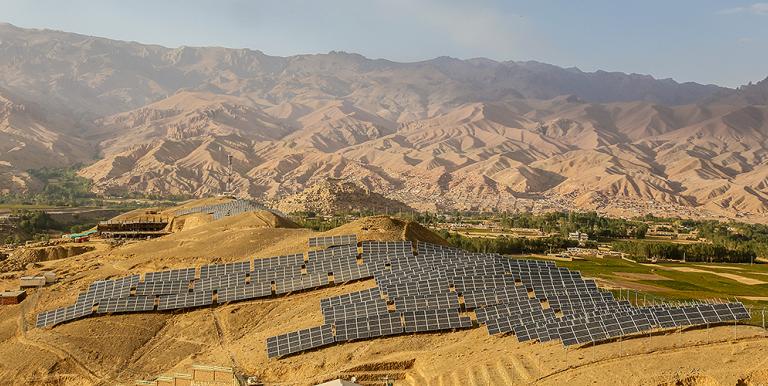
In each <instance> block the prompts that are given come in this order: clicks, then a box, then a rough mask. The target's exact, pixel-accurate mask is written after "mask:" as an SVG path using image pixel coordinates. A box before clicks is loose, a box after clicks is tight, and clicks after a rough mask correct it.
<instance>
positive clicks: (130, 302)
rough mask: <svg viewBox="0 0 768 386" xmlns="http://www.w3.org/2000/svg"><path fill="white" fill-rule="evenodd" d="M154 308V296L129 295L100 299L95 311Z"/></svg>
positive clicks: (140, 310)
mask: <svg viewBox="0 0 768 386" xmlns="http://www.w3.org/2000/svg"><path fill="white" fill-rule="evenodd" d="M154 309H155V297H154V296H131V297H127V298H116V299H115V298H113V299H102V300H101V301H100V302H99V307H98V309H97V311H96V312H97V313H99V314H106V313H116V312H142V311H152V310H154Z"/></svg>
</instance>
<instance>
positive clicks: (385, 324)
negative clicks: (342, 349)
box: [334, 312, 403, 342]
mask: <svg viewBox="0 0 768 386" xmlns="http://www.w3.org/2000/svg"><path fill="white" fill-rule="evenodd" d="M334 325H335V326H336V341H337V342H343V341H350V340H356V339H367V338H374V337H379V336H387V335H395V334H402V333H403V324H402V320H401V317H400V313H398V312H393V313H384V314H377V315H372V316H368V317H359V318H351V319H345V320H338V321H335V322H334Z"/></svg>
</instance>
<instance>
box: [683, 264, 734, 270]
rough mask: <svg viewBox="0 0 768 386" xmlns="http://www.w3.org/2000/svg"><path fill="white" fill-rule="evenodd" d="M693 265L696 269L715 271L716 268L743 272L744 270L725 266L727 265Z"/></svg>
mask: <svg viewBox="0 0 768 386" xmlns="http://www.w3.org/2000/svg"><path fill="white" fill-rule="evenodd" d="M694 265H695V266H697V267H702V268H709V269H715V268H717V269H733V270H743V269H744V268H741V267H730V266H727V265H706V264H694Z"/></svg>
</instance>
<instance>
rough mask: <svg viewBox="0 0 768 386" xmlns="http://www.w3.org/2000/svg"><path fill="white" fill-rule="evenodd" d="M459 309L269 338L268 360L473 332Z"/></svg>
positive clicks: (390, 315) (374, 318) (346, 322)
mask: <svg viewBox="0 0 768 386" xmlns="http://www.w3.org/2000/svg"><path fill="white" fill-rule="evenodd" d="M471 327H472V320H471V319H470V318H469V317H466V316H461V314H460V312H459V310H458V309H439V310H418V311H405V312H388V313H384V314H378V315H371V316H365V317H358V318H351V319H344V320H337V321H334V322H333V323H326V324H324V325H322V326H319V327H312V328H309V329H304V330H299V331H294V332H289V333H287V334H282V335H277V336H272V337H269V338H267V356H268V357H270V358H275V357H282V356H286V355H290V354H295V353H298V352H302V351H306V350H310V349H314V348H318V347H323V346H327V345H330V344H333V343H337V342H348V341H352V340H358V339H370V338H377V337H383V336H390V335H398V334H407V333H418V332H430V331H441V330H455V329H463V328H471Z"/></svg>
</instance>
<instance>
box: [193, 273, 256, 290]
mask: <svg viewBox="0 0 768 386" xmlns="http://www.w3.org/2000/svg"><path fill="white" fill-rule="evenodd" d="M246 274H247V273H246V272H233V273H230V274H226V275H222V276H208V277H204V278H202V279H199V280H197V281H195V287H194V290H195V291H213V290H219V289H223V288H228V287H242V286H244V285H245V278H246Z"/></svg>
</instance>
